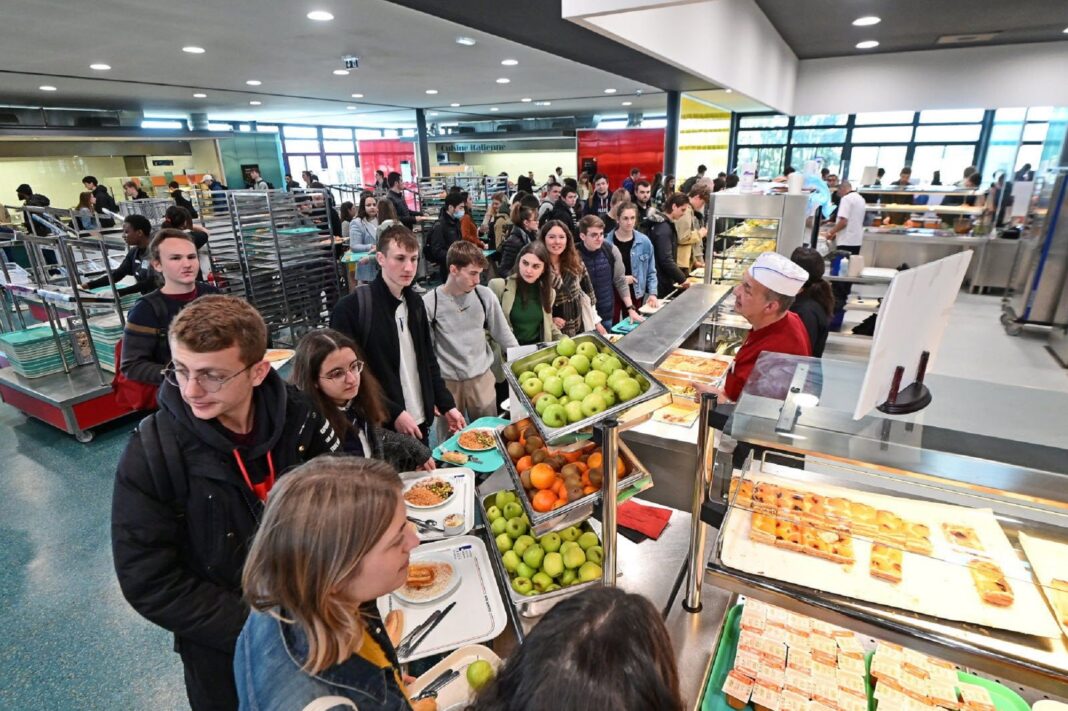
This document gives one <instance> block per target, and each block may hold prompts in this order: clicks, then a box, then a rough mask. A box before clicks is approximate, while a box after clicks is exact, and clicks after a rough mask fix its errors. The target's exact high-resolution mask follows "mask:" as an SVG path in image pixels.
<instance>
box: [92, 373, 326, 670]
mask: <svg viewBox="0 0 1068 711" xmlns="http://www.w3.org/2000/svg"><path fill="white" fill-rule="evenodd" d="M159 406H160V409H159V411H157V412H155V413H153V414H152V415H149V416H148V417H147V418H145V420H144V421H142V422H141V424H140V425H139V426H138V429H137V431H136V432H135V433H134V434H133V436H132V437H131V438H130V441H129V443H128V444H127V445H126V450H125V451H124V452H123V454H122V457H121V458H120V460H119V466H118V470H117V472H116V474H115V487H114V493H113V496H112V502H111V548H112V555H113V556H114V562H115V572H116V574H117V576H118V580H119V587H120V588H121V589H122V593H123V595H124V596H125V598H126V600H127V601H128V602H129V603H130V605H132V606H133V608H134V609H135V610H137V612H138V613H140V614H141V615H142V616H144V617H145V618H146V619H148V620H149V621H151V622H154V623H155V624H157V625H159V626H160V627H163V628H164V629H166V630H169V631H171V632H173V633H174V635H175V638H176V639H175V641H176V644H177V645H178V646H180V645H181V642H182V640H183V639H186V640H189V641H190V642H193V643H195V644H199V645H205V646H208V647H213V648H215V649H218V650H220V651H222V652H225V653H228V654H233V651H234V645H235V644H236V642H237V636H238V634H240V632H241V627H242V626H243V625H244V623H245V618H246V617H247V616H248V607H247V606H246V605H245V603H244V602H243V601H242V599H241V570H242V568H243V567H244V564H245V558H246V556H247V555H248V548H249V545H250V543H251V540H252V537H253V535H254V534H255V532H256V528H257V527H258V526H259V522H260V517H261V516H262V514H263V503H262V502H261V501H260V500H259V499H258V498H257V497H256V496H255V494H253V492H252V491H251V490H250V488H249V486H248V485H247V484H246V483H245V480H244V478H243V476H242V474H241V471H240V469H239V468H238V464H237V462H238V457H240V459H241V462H242V463H243V464H244V466H245V468H246V470H247V472H248V475H249V478H250V479H251V480H252V481H253V482H260V481H263V480H264V479H265V478H266V477H267V475H268V471H269V465H268V456H267V455H268V453H270V462H271V464H273V468H274V471H275V472H276V475H278V476H281V475H283V474H284V473H285V472H286V471H288V470H289V469H292V468H293V467H295V466H297V465H299V464H301V463H303V462H305V461H308V460H310V459H312V458H313V457H315V456H317V455H319V454H325V453H327V452H331V451H334V450H335V449H338V447H339V443H338V440H337V437H336V436H335V435H334V431H333V429H331V427H330V425H329V424H328V423H327V422H326V420H325V419H323V417H322V416H321V415H320V414H319V413H318V412H316V411H315V409H314V408H312V407H310V406H309V405H308V403H307V402H306V400H305V399H304V396H303V395H301V394H300V392H299V391H298V390H297V389H296V388H295V387H293V386H291V385H287V384H286V383H285V382H284V381H283V380H282V378H281V377H279V376H278V374H277V373H276V372H275V371H274V370H272V371H271V372H270V373H268V375H267V378H266V379H265V380H264V381H263V383H261V384H260V385H259V386H257V387H256V389H255V391H254V395H253V408H254V412H255V414H254V416H253V432H254V433H255V441H256V444H254V445H252V446H250V447H245V446H239V445H236V444H234V442H233V441H232V440H231V438H230V437H229V436H228V434H227V433H226V431H225V430H224V429H223V428H222V427H221V426H220V425H219V424H218V423H217V422H216V421H215V420H199V419H197V418H196V417H194V416H193V414H192V411H191V410H190V409H189V406H188V405H186V404H185V402H184V401H183V400H182V397H181V394H180V393H179V391H178V388H177V387H176V386H174V385H172V384H171V383H168V382H164V383H163V385H162V386H161V387H160V392H159ZM146 439H148V440H149V441H150V442H151V443H152V444H151V445H150V447H149V448H146V446H145V440H146Z"/></svg>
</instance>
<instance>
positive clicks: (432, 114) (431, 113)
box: [430, 111, 438, 116]
mask: <svg viewBox="0 0 1068 711" xmlns="http://www.w3.org/2000/svg"><path fill="white" fill-rule="evenodd" d="M430 115H431V116H437V115H438V112H437V111H431V112H430Z"/></svg>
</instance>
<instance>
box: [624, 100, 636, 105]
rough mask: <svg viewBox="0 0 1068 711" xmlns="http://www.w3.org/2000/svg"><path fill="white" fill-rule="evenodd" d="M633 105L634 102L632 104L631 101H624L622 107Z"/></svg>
mask: <svg viewBox="0 0 1068 711" xmlns="http://www.w3.org/2000/svg"><path fill="white" fill-rule="evenodd" d="M633 104H634V102H633V101H624V102H623V106H631V105H633Z"/></svg>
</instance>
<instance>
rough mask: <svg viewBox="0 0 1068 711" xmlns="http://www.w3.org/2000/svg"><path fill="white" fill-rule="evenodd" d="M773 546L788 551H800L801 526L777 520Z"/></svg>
mask: <svg viewBox="0 0 1068 711" xmlns="http://www.w3.org/2000/svg"><path fill="white" fill-rule="evenodd" d="M775 545H776V546H778V547H779V548H785V549H786V550H788V551H799V550H801V526H800V525H798V524H796V523H792V522H790V521H784V520H782V519H779V520H777V521H776V522H775Z"/></svg>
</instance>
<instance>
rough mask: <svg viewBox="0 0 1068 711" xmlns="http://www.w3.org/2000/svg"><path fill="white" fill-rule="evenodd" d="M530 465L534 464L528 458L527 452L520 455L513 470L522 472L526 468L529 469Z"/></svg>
mask: <svg viewBox="0 0 1068 711" xmlns="http://www.w3.org/2000/svg"><path fill="white" fill-rule="evenodd" d="M532 466H534V460H533V459H531V458H530V455H529V454H527V455H524V456H522V457H520V458H519V461H518V462H516V463H515V470H516V471H517V472H519V473H520V474H522V473H523V472H525V471H526V470H527V469H530V468H531V467H532Z"/></svg>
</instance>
